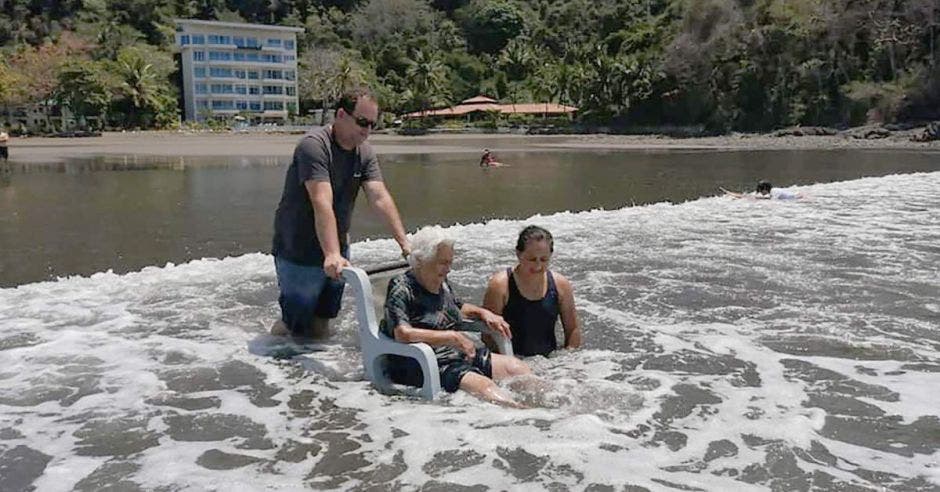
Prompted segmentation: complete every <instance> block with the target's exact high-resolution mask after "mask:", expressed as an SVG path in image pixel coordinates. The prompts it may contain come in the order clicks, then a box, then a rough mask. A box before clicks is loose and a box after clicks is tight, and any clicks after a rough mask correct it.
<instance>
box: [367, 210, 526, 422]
mask: <svg viewBox="0 0 940 492" xmlns="http://www.w3.org/2000/svg"><path fill="white" fill-rule="evenodd" d="M453 261H454V239H453V238H451V237H449V236H448V235H447V233H446V232H445V231H444V230H443V229H442V228H440V227H426V228H424V229H421V230H419V231H418V232H416V233H415V234H414V236H413V237H412V238H411V255H410V256H409V257H408V262H409V263H410V265H411V268H410V269H409V270H408V271H407V272H405V273H403V274H401V275H399V276H397V277H395V278H393V279H392V280H391V281H390V282H389V284H388V296H387V297H386V299H385V320H384V322H383V323H382V330H383V331H384V332H385V334H386V335H388V336H389V337H392V338H394V339H395V340H397V341H399V342H405V343H414V342H424V343H426V344H428V345H430V346H431V347H432V348H433V349H434V353H435V355H436V356H437V366H438V370H439V371H440V378H441V386H442V387H443V388H444V389H445V390H446V391H448V392H450V393H453V392H455V391H457V389H458V388H459V389H462V390H464V391H467V392H469V393H471V394H473V395H475V396H477V397H479V398H482V399H484V400H488V401H491V402H494V403H499V404H502V405H508V406H518V404H517V403H516V402H514V401H513V400H512V399H511V398H509V397H508V396H507V395H506V394H504V393H503V392H502V391H501V390H500V389H499V387H498V386H497V385H496V383H495V382H494V379H495V380H499V379H503V378H508V377H513V376H521V375H526V374H530V373H531V371H530V370H529V366H527V365H526V364H525V363H524V362H522V361H520V360H518V359H516V358H514V357H511V356H506V355H502V354H494V353H491V352H490V350H489V349H487V348H485V347H476V346H475V345H474V343H473V341H472V340H471V339H470V338H468V337H467V336H466V335H465V334H463V333H461V332H460V331H457V328H458V327H459V325H460V324H461V321H462V320H463V319H464V318H472V319H478V320H481V321H482V322H483V323H485V324H486V325H487V327H488V328H489V329H491V330H495V331H498V332H500V333H502V334H503V335H505V336H509V325H508V324H507V323H506V322H505V321H504V320H503V318H502V317H500V316H498V315H496V314H493V313H492V312H490V311H488V310H486V309H483V308H481V307H478V306H474V305H472V304H467V303H463V302H461V301H460V299H459V298H457V297H456V296H455V295H454V292H453V290H452V289H451V288H450V285H449V284H448V282H447V273H448V272H450V267H451V264H452V263H453ZM390 369H391V374H390V376H391V377H392V379H393V380H395V381H396V382H399V383H405V384H414V383H416V382H417V381H419V380H420V374H421V372H420V371H421V369H420V367H419V366H418V365H417V364H416V363H414V361H412V360H411V359H407V358H395V359H394V360H393V361H392V364H391V368H390Z"/></svg>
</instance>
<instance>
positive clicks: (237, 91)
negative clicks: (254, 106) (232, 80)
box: [235, 85, 248, 94]
mask: <svg viewBox="0 0 940 492" xmlns="http://www.w3.org/2000/svg"><path fill="white" fill-rule="evenodd" d="M235 94H248V88H247V87H245V86H243V85H236V86H235Z"/></svg>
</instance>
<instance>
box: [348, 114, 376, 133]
mask: <svg viewBox="0 0 940 492" xmlns="http://www.w3.org/2000/svg"><path fill="white" fill-rule="evenodd" d="M343 111H344V112H345V111H346V110H345V109H344V110H343ZM346 114H348V115H349V117H350V118H352V119H353V121H355V122H356V124H357V125H359V128H368V129H370V130H372V129H374V128H375V125H376V122H374V121H372V120H370V119H369V118H366V117H365V116H356V115H354V114H352V113H346Z"/></svg>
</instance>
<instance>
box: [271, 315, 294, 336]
mask: <svg viewBox="0 0 940 492" xmlns="http://www.w3.org/2000/svg"><path fill="white" fill-rule="evenodd" d="M271 334H272V335H274V336H276V337H286V336H288V335H290V330H288V329H287V325H285V324H284V321H283V320H280V319H279V320H277V321H275V322H274V324H273V325H271Z"/></svg>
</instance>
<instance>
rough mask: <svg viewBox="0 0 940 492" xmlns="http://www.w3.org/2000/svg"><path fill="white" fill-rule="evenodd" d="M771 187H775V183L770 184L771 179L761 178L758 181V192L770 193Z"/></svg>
mask: <svg viewBox="0 0 940 492" xmlns="http://www.w3.org/2000/svg"><path fill="white" fill-rule="evenodd" d="M771 188H773V185H772V184H770V181H764V180H760V181H758V182H757V192H758V193H770V189H771Z"/></svg>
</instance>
